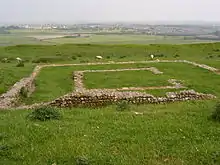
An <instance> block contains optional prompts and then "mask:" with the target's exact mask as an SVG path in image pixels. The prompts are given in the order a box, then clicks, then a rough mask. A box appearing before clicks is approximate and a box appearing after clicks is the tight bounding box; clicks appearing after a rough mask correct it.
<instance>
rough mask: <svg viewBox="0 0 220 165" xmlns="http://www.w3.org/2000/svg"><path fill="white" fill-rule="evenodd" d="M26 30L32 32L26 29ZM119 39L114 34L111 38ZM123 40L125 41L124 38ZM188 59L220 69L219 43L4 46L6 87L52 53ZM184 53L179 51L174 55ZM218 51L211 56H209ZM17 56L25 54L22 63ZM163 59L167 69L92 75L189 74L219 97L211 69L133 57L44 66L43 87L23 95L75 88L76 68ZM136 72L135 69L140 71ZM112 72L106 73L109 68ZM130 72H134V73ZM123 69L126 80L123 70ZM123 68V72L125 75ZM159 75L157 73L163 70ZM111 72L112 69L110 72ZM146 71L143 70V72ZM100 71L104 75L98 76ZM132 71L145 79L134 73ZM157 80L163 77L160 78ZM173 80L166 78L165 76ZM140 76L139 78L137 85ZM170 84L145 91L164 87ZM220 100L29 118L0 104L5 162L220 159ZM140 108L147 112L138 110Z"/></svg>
mask: <svg viewBox="0 0 220 165" xmlns="http://www.w3.org/2000/svg"><path fill="white" fill-rule="evenodd" d="M24 33H25V32H24ZM112 42H114V41H113V39H112ZM123 42H124V41H123ZM150 54H155V55H157V57H156V58H159V59H184V60H191V61H196V62H200V63H204V64H208V65H210V66H214V67H216V68H219V69H220V67H219V66H220V44H219V43H213V44H196V45H89V44H87V45H85V44H84V45H56V46H52V45H18V46H10V47H0V59H2V58H5V57H7V58H9V59H10V61H11V63H7V64H5V63H0V80H1V81H0V93H3V92H5V91H6V90H7V89H9V88H10V87H11V86H12V85H13V84H14V83H15V82H16V81H18V80H20V79H21V78H22V77H24V76H28V75H29V74H30V73H31V71H32V70H33V67H34V66H35V65H36V64H35V63H33V62H32V61H37V60H42V58H44V59H43V60H45V59H46V62H47V63H83V62H97V60H96V59H95V56H97V55H102V56H103V57H104V58H103V60H102V61H105V62H106V61H140V60H149V55H150ZM175 55H178V56H175ZM210 56H211V57H210ZM16 57H20V58H22V59H24V60H25V67H24V68H17V67H15V66H16V61H15V60H14V59H15V58H16ZM151 66H153V67H156V68H158V69H159V70H160V71H162V72H164V74H163V75H152V76H150V77H149V76H144V75H149V74H151V72H149V71H146V73H145V72H138V74H137V72H136V71H132V72H130V73H129V72H127V71H126V72H120V73H119V72H117V73H116V72H115V73H110V74H111V75H109V73H107V77H108V79H107V81H104V78H103V76H100V75H102V74H103V73H95V75H93V73H89V74H88V75H86V78H87V80H86V83H91V82H92V83H93V85H92V87H93V86H97V87H101V86H102V85H103V86H107V87H109V86H110V87H111V86H115V85H118V84H119V85H124V84H126V83H128V85H135V84H136V83H137V84H138V86H139V85H144V84H147V83H149V82H148V81H147V80H148V79H149V78H150V79H151V80H152V82H153V84H152V85H154V84H158V83H160V82H162V81H164V80H166V79H168V78H175V79H177V80H183V84H184V85H185V86H187V88H188V89H195V90H196V91H198V92H203V93H211V94H214V95H216V96H217V97H218V99H219V97H220V86H219V82H220V77H219V75H216V74H214V73H212V72H210V71H207V70H204V69H201V68H198V67H193V66H191V65H188V64H181V63H158V64H156V63H152V64H126V65H99V66H98V65H95V66H77V67H51V68H45V69H43V70H42V72H41V73H40V74H39V76H38V77H37V79H36V82H35V83H36V85H37V88H36V91H35V92H34V93H33V95H31V98H29V99H27V100H24V102H25V103H28V104H32V103H35V102H41V101H50V100H53V99H55V98H56V97H59V96H62V95H63V94H65V93H68V92H71V91H72V90H73V89H74V84H73V80H72V73H73V71H74V70H88V69H91V70H103V69H120V68H143V67H151ZM134 73H135V74H134ZM104 74H105V73H104ZM129 75H130V76H129ZM121 76H122V79H121V81H119V77H121ZM123 76H124V77H123ZM157 76H159V77H158V79H157V78H156V77H157ZM104 77H106V76H104ZM140 77H141V78H140ZM95 78H97V80H94V79H95ZM133 78H135V80H138V81H135V82H134V81H133ZM154 80H157V81H156V82H155V81H154ZM166 82H167V81H166ZM137 84H136V85H137ZM167 91H178V90H150V91H149V92H148V91H143V92H148V93H152V94H155V95H157V96H161V95H164V94H165V92H167ZM216 102H217V101H216V100H212V101H190V102H182V103H173V104H165V105H141V106H134V105H133V106H131V108H130V110H129V111H125V112H117V111H116V106H109V107H105V108H102V109H86V108H84V109H77V108H76V109H68V110H67V109H66V110H61V113H62V115H63V118H62V119H61V120H57V121H46V122H36V121H31V120H28V119H26V116H27V115H28V114H29V113H30V111H26V110H24V111H15V110H11V111H0V128H1V132H0V164H4V165H13V164H15V165H29V164H31V165H35V164H36V165H38V164H40V165H52V164H56V165H60V164H62V165H63V164H64V165H65V164H66V165H71V164H73V165H74V164H76V163H75V162H76V159H77V158H79V157H86V158H87V159H88V160H89V161H90V164H91V165H98V164H99V165H107V164H108V165H121V164H123V165H142V164H144V165H148V164H149V165H219V164H220V149H219V148H220V138H219V134H220V129H219V123H218V122H213V121H211V120H209V117H210V116H211V114H212V111H214V107H215V104H216ZM133 111H136V112H142V113H143V115H135V114H134V113H133Z"/></svg>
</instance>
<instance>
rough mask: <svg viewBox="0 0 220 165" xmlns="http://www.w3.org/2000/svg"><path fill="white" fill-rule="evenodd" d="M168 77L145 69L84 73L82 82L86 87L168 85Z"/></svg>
mask: <svg viewBox="0 0 220 165" xmlns="http://www.w3.org/2000/svg"><path fill="white" fill-rule="evenodd" d="M168 79H169V76H167V75H155V74H154V73H152V72H151V71H147V70H146V71H144V70H140V71H121V72H93V73H92V72H86V73H84V84H85V87H86V88H88V89H94V88H122V87H152V86H168V85H171V84H170V83H168Z"/></svg>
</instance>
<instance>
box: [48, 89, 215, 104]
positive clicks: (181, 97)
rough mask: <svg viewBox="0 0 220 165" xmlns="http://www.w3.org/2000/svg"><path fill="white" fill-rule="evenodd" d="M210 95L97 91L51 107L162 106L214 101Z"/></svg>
mask: <svg viewBox="0 0 220 165" xmlns="http://www.w3.org/2000/svg"><path fill="white" fill-rule="evenodd" d="M214 98H215V96H213V95H210V94H202V93H197V92H195V91H194V90H187V91H180V92H168V93H167V94H166V96H165V97H154V96H153V95H149V94H145V93H141V92H118V91H97V92H89V91H88V92H85V93H71V94H68V95H65V96H63V97H61V98H58V99H56V100H54V101H52V102H51V103H49V105H50V106H55V107H60V108H67V107H69V108H71V107H100V106H106V105H110V104H114V103H117V102H120V101H122V100H125V101H127V102H128V103H132V104H161V103H170V102H175V101H187V100H205V99H214Z"/></svg>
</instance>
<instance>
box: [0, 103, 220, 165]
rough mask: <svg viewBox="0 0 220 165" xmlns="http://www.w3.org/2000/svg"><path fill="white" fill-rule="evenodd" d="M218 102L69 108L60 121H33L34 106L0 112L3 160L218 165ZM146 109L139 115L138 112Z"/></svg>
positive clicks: (8, 163)
mask: <svg viewBox="0 0 220 165" xmlns="http://www.w3.org/2000/svg"><path fill="white" fill-rule="evenodd" d="M213 108H214V102H213V101H205V102H204V101H203V102H188V103H174V104H169V105H148V106H132V107H131V111H127V112H126V111H125V112H117V111H116V110H115V107H114V106H112V107H106V108H103V109H97V110H90V109H72V110H63V111H62V114H63V115H64V117H63V118H62V119H61V120H58V121H48V122H32V121H29V120H27V119H26V115H27V114H28V113H29V111H2V112H0V118H1V120H0V124H1V132H2V133H1V141H0V144H1V146H8V147H5V148H6V149H4V150H1V151H0V153H1V154H0V164H5V165H13V164H16V165H29V164H32V165H35V164H36V165H37V164H41V165H51V164H53V163H54V164H58V165H59V164H62V165H65V164H66V165H71V164H73V165H74V164H75V162H76V159H77V158H78V157H86V158H87V159H88V160H89V161H90V164H91V165H97V164H99V165H106V164H111V165H121V164H123V165H140V164H145V165H148V164H149V165H207V164H209V165H218V164H219V163H220V159H219V152H220V150H219V148H220V143H219V134H220V129H219V124H218V123H215V122H212V121H211V120H208V119H207V117H208V116H209V115H210V114H211V111H212V109H213ZM133 110H134V111H138V112H143V113H144V114H143V115H135V114H134V113H133V112H132V111H133Z"/></svg>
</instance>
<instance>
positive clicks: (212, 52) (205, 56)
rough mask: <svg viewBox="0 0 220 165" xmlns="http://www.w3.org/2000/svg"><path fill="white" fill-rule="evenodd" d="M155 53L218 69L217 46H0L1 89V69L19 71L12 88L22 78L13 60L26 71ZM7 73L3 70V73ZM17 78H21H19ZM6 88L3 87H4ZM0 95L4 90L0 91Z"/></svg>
mask: <svg viewBox="0 0 220 165" xmlns="http://www.w3.org/2000/svg"><path fill="white" fill-rule="evenodd" d="M150 54H154V55H155V56H156V58H158V59H185V60H191V61H196V62H200V63H204V64H209V65H211V66H214V67H217V68H220V43H214V44H195V45H54V46H51V45H48V46H45V45H44V46H40V45H19V46H10V47H0V61H2V59H3V58H8V59H9V61H10V64H3V63H1V65H0V68H1V72H0V74H1V76H0V77H4V80H3V81H0V86H1V88H3V86H4V88H5V86H6V85H5V84H6V81H7V77H6V76H4V75H3V72H2V71H3V68H5V66H7V67H6V68H8V69H9V70H11V71H9V72H13V71H15V72H14V73H16V72H19V73H18V74H15V75H16V78H15V79H12V81H8V82H7V86H11V85H13V83H14V82H15V81H18V80H19V79H20V78H22V77H23V76H24V75H23V74H20V73H21V70H24V69H23V68H16V67H14V66H15V65H16V61H15V58H16V57H20V58H22V59H23V60H25V61H26V62H25V64H26V65H25V68H26V70H27V71H29V73H30V71H31V69H32V68H33V66H35V65H36V64H38V63H85V62H100V61H97V60H96V59H95V56H97V55H101V56H103V60H102V61H139V60H149V55H150ZM5 73H6V74H7V72H5V71H4V74H5ZM19 75H20V76H19ZM2 79H3V78H2ZM5 89H6V88H5ZM0 91H1V92H0V93H2V92H5V90H3V89H1V90H0Z"/></svg>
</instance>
